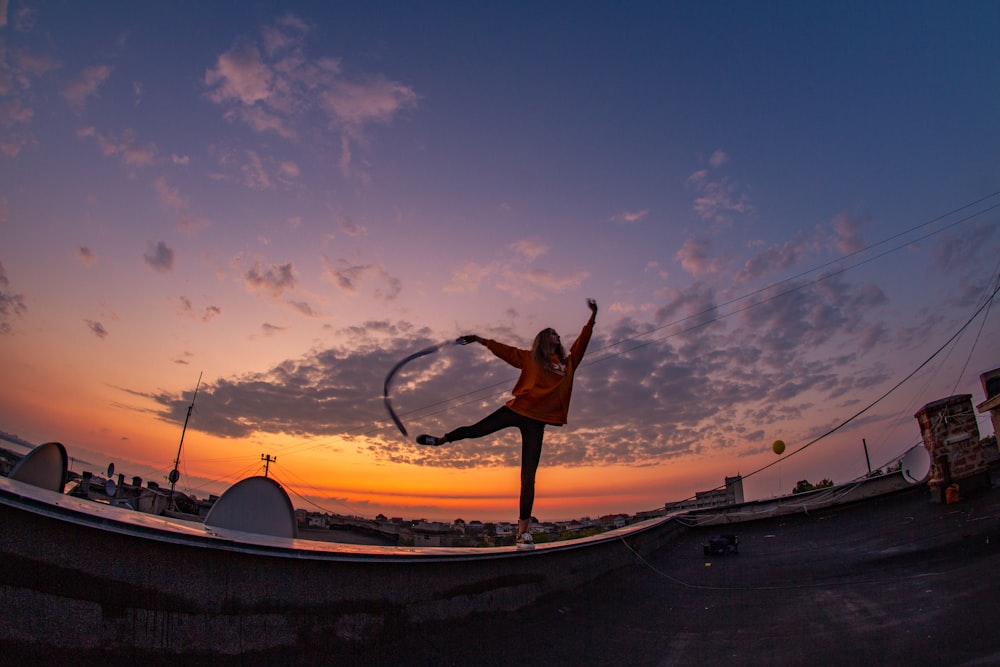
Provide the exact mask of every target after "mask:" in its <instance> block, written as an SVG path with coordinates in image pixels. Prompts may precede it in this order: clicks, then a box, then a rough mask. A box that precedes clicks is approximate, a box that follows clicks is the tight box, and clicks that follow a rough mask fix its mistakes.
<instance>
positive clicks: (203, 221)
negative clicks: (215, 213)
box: [153, 176, 211, 233]
mask: <svg viewBox="0 0 1000 667" xmlns="http://www.w3.org/2000/svg"><path fill="white" fill-rule="evenodd" d="M153 188H154V189H155V190H156V194H157V196H158V197H159V200H160V204H162V205H163V207H164V208H165V209H167V210H168V211H169V212H171V213H173V214H174V215H175V216H177V227H178V229H180V230H181V231H183V232H187V233H194V232H197V231H199V230H201V229H204V228H205V227H208V226H209V225H211V221H210V220H209V219H208V218H206V217H204V216H201V215H198V214H196V213H194V211H192V209H191V204H190V202H189V201H188V198H187V197H185V196H183V195H181V193H180V190H178V189H177V188H175V187H173V186H171V185H170V184H169V183H167V179H166V178H164V177H163V176H158V177H157V178H156V180H154V181H153Z"/></svg>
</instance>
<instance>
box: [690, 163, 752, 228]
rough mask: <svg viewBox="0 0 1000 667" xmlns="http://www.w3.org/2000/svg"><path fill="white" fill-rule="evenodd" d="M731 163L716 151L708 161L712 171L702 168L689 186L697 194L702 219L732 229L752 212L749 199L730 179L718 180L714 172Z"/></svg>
mask: <svg viewBox="0 0 1000 667" xmlns="http://www.w3.org/2000/svg"><path fill="white" fill-rule="evenodd" d="M728 163H729V156H728V155H727V154H726V153H724V152H723V151H722V150H716V151H715V152H714V153H712V155H711V157H710V158H709V167H710V168H709V169H700V170H698V171H696V172H694V173H693V174H691V175H690V176H689V177H688V179H687V183H686V184H687V186H688V187H689V188H691V189H692V190H694V192H695V194H696V195H697V196H696V197H695V200H694V207H693V208H694V211H695V213H697V214H698V217H699V218H701V219H702V220H706V221H709V222H712V223H714V224H716V225H719V226H729V225H731V224H732V223H733V221H734V219H735V217H736V216H737V215H746V214H748V213H750V212H751V211H753V206H752V205H751V204H750V199H749V196H748V195H747V194H746V192H745V191H744V190H743V188H742V187H740V186H739V185H737V184H736V183H735V182H733V181H732V179H731V178H729V177H728V176H721V177H717V176H716V175H715V174H714V171H715V170H717V169H719V168H721V167H723V166H725V165H726V164H728Z"/></svg>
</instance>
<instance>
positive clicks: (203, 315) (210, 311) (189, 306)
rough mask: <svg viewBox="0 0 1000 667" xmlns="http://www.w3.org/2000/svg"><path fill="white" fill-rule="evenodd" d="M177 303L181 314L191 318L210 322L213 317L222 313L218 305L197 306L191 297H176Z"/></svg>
mask: <svg viewBox="0 0 1000 667" xmlns="http://www.w3.org/2000/svg"><path fill="white" fill-rule="evenodd" d="M177 303H178V304H179V305H180V309H181V313H180V314H181V315H184V316H185V317H189V318H191V319H196V320H200V321H202V322H211V321H212V320H214V319H215V318H217V317H219V316H220V315H222V309H221V308H219V307H218V306H205V307H204V308H197V307H195V305H194V303H193V302H192V301H191V299H189V298H187V297H186V296H181V297H178V298H177Z"/></svg>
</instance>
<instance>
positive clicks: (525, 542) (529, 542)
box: [517, 533, 535, 551]
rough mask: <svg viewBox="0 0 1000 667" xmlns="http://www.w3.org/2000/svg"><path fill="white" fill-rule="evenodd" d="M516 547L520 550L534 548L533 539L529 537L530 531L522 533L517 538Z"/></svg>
mask: <svg viewBox="0 0 1000 667" xmlns="http://www.w3.org/2000/svg"><path fill="white" fill-rule="evenodd" d="M517 548H518V549H519V550H520V551H528V550H530V549H534V548H535V540H533V539H532V538H531V533H522V534H521V537H519V538H517Z"/></svg>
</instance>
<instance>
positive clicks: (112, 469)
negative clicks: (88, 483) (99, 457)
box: [108, 463, 115, 478]
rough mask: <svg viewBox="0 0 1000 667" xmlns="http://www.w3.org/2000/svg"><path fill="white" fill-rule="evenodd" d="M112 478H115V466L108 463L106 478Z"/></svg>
mask: <svg viewBox="0 0 1000 667" xmlns="http://www.w3.org/2000/svg"><path fill="white" fill-rule="evenodd" d="M114 476H115V464H114V463H109V464H108V477H109V478H111V477H114Z"/></svg>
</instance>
